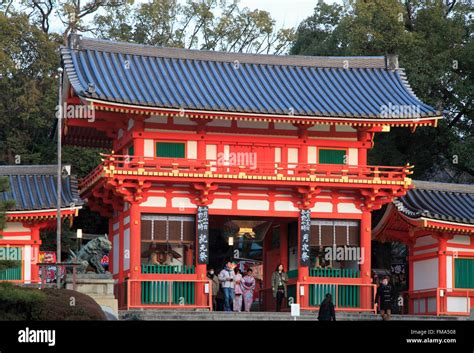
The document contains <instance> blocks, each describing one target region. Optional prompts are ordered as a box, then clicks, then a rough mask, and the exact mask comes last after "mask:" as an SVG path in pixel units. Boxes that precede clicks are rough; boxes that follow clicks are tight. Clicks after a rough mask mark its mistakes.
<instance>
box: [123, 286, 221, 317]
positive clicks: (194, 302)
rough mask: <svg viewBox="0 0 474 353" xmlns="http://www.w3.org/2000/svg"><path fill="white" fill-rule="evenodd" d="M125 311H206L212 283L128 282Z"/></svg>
mask: <svg viewBox="0 0 474 353" xmlns="http://www.w3.org/2000/svg"><path fill="white" fill-rule="evenodd" d="M126 282H127V284H126V286H125V287H126V290H127V309H136V308H155V309H209V310H210V311H212V293H211V291H212V283H211V281H210V280H199V279H183V280H180V279H128V280H127V281H126Z"/></svg>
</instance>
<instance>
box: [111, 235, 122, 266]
mask: <svg viewBox="0 0 474 353" xmlns="http://www.w3.org/2000/svg"><path fill="white" fill-rule="evenodd" d="M119 244H120V243H119V236H118V235H114V237H113V243H112V246H113V250H112V251H113V257H114V258H113V260H112V261H113V262H112V273H113V274H114V275H115V274H117V273H118V272H119V246H120V245H119Z"/></svg>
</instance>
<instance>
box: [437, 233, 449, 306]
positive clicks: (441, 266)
mask: <svg viewBox="0 0 474 353" xmlns="http://www.w3.org/2000/svg"><path fill="white" fill-rule="evenodd" d="M447 243H448V240H447V239H446V238H445V237H444V236H443V235H442V234H440V235H439V236H438V244H439V246H438V287H439V288H440V289H442V290H444V292H445V295H444V296H443V297H440V298H439V305H440V308H439V310H441V311H442V312H444V311H446V289H445V288H446V287H447V286H446V284H447V281H446V275H447V271H446V250H447Z"/></svg>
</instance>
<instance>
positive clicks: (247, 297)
mask: <svg viewBox="0 0 474 353" xmlns="http://www.w3.org/2000/svg"><path fill="white" fill-rule="evenodd" d="M241 286H242V292H243V293H242V296H243V300H244V307H245V311H247V312H249V311H250V308H251V307H252V303H253V292H254V290H255V278H254V277H253V271H252V269H251V268H249V269H248V270H247V274H246V275H245V276H244V277H243V278H242V283H241Z"/></svg>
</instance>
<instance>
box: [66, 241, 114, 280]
mask: <svg viewBox="0 0 474 353" xmlns="http://www.w3.org/2000/svg"><path fill="white" fill-rule="evenodd" d="M111 249H112V243H111V242H110V240H109V239H108V238H107V236H105V237H98V238H95V239H94V240H91V241H90V242H88V243H87V244H86V245H85V246H83V247H82V248H81V249H80V250H79V252H78V253H77V255H76V254H75V253H74V252H73V251H72V250H70V251H71V256H70V257H69V260H68V262H76V263H80V264H81V266H79V267H78V268H77V272H78V273H86V271H87V268H88V267H89V266H91V267H92V268H93V269H94V270H95V271H96V272H97V273H105V269H104V267H103V266H102V264H101V263H100V262H101V260H102V258H103V257H104V255H108V254H109V252H110V250H111Z"/></svg>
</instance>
